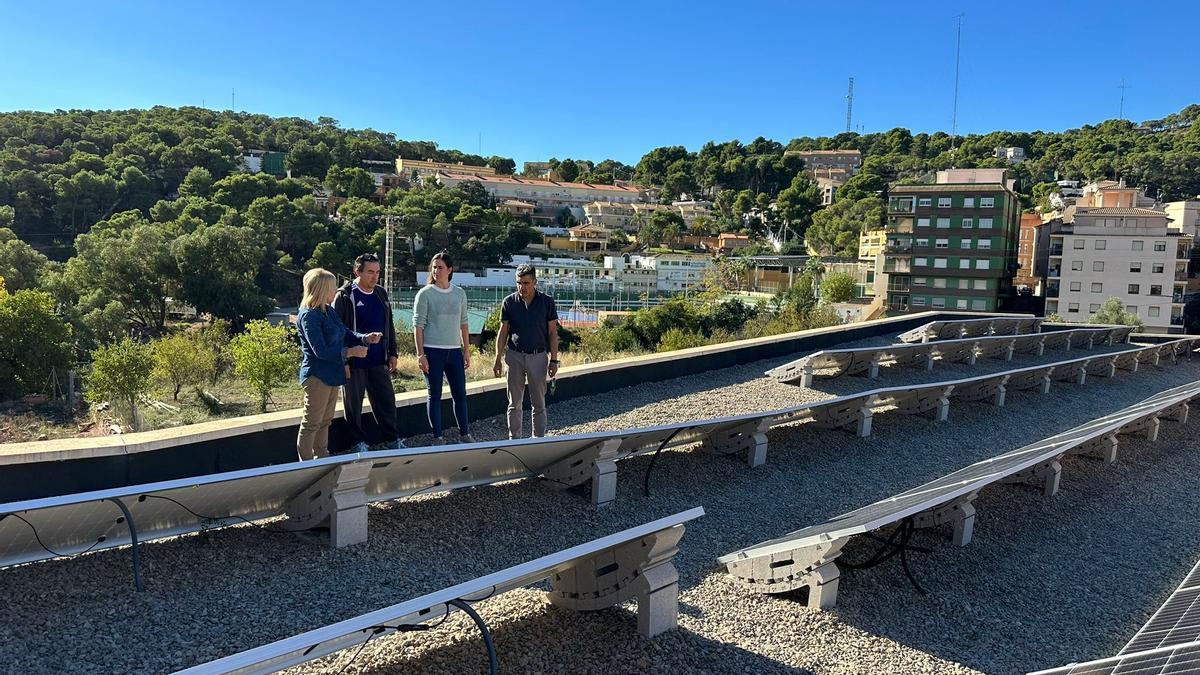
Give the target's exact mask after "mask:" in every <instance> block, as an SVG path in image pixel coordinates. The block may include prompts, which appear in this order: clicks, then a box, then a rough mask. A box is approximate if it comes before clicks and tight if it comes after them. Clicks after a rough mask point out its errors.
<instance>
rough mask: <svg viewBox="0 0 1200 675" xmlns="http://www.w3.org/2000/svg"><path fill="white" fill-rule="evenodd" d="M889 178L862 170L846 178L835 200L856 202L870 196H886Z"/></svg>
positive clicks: (835, 195)
mask: <svg viewBox="0 0 1200 675" xmlns="http://www.w3.org/2000/svg"><path fill="white" fill-rule="evenodd" d="M887 187H888V185H887V179H886V178H884V177H883V176H880V175H879V174H877V173H873V172H871V171H868V170H865V169H864V170H862V171H859V172H858V173H856V174H854V175H853V176H851V177H850V178H848V179H847V180H846V182H845V183H844V184H843V185H842V186H841V187H840V188H838V189H837V192H836V193H835V194H834V201H835V202H841V201H848V202H856V201H859V200H862V199H866V198H868V197H886V196H887Z"/></svg>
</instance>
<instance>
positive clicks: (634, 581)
mask: <svg viewBox="0 0 1200 675" xmlns="http://www.w3.org/2000/svg"><path fill="white" fill-rule="evenodd" d="M702 515H704V509H702V508H694V509H690V510H688V511H684V512H681V513H677V514H675V515H673V516H668V517H666V518H660V519H658V520H655V521H652V522H649V523H646V524H645V525H640V526H638V527H634V528H630V529H628V530H624V531H621V532H617V533H616V534H611V535H608V536H606V537H602V538H600V539H596V540H594V541H591V542H588V543H586V544H582V545H579V546H575V547H572V548H569V549H566V550H564V551H560V552H558V553H553V554H551V555H547V556H543V557H541V558H538V559H536V560H531V561H529V562H526V563H522V564H520V565H516V566H514V567H510V568H508V569H505V570H501V571H499V572H494V573H492V574H488V575H486V576H482V577H479V578H478V579H474V580H471V581H468V582H465V583H461V584H458V585H456V586H451V587H450V588H446V589H443V590H440V591H436V592H434V593H429V594H427V595H423V596H421V597H419V598H415V599H413V600H409V601H407V602H402V603H399V604H395V605H391V606H389V607H385V608H383V609H379V610H375V611H373V612H369V613H367V614H363V615H361V616H358V617H355V618H352V619H348V620H346V621H341V622H338V623H335V624H332V625H329V626H325V627H322V628H317V629H316V630H311V631H308V632H307V633H303V634H301V635H296V636H293V637H289V638H285V639H283V640H279V641H277V642H272V643H270V644H267V645H263V646H261V647H255V648H254V649H250V650H247V651H244V652H240V653H238V654H233V655H231V656H227V657H225V658H222V659H218V660H216V661H211V662H209V663H205V664H202V665H199V666H195V667H193V668H189V669H187V670H184V671H181V672H183V673H187V674H190V675H200V674H208V673H271V672H275V671H277V670H282V669H284V668H288V667H290V666H294V665H297V664H300V663H305V662H307V661H311V660H313V659H316V658H320V657H322V656H326V655H328V654H332V653H334V652H337V651H340V650H342V649H346V648H348V647H357V646H358V645H361V644H362V643H364V642H365V641H366V640H368V639H370V638H371V637H372V636H374V635H377V634H380V633H383V632H386V631H388V630H398V629H399V627H400V626H411V625H415V624H418V623H423V622H428V621H430V620H433V619H437V618H440V617H441V616H443V615H444V614H447V613H449V612H451V611H453V609H454V606H453V605H452V604H450V603H452V602H454V601H456V600H466V601H467V602H471V601H475V600H477V599H482V598H485V597H488V598H490V597H493V596H495V595H499V594H501V593H505V592H507V591H510V590H513V589H517V588H523V587H525V586H528V585H530V584H533V583H536V582H538V581H542V580H544V579H550V580H551V583H552V585H553V587H554V588H553V590H552V591H550V592H549V593H548V594H547V595H548V597H549V599H550V602H551V603H552V604H555V605H559V606H563V607H567V608H569V609H575V610H578V611H592V610H599V609H606V608H608V607H612V606H614V605H618V604H620V603H622V602H625V601H627V600H630V599H634V598H636V599H637V601H638V630H639V632H640V633H642V634H643V635H646V636H653V635H657V634H659V633H661V632H664V631H666V630H670V629H672V628H674V627H675V626H676V625H677V621H678V593H679V589H678V582H677V580H678V574H677V573H676V571H675V568H674V565H673V563H672V560H673V558H674V556H675V553H676V552H677V550H678V549H677V545H678V542H679V540H680V538H681V537H682V536H683V533H684V523H686V522H688V521H691V520H693V519H695V518H698V517H700V516H702Z"/></svg>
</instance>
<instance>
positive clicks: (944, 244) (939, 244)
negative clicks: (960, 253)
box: [934, 239, 950, 248]
mask: <svg viewBox="0 0 1200 675" xmlns="http://www.w3.org/2000/svg"><path fill="white" fill-rule="evenodd" d="M934 247H936V248H950V240H949V239H938V240H937V241H935V242H934Z"/></svg>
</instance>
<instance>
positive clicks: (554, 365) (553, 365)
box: [546, 361, 558, 377]
mask: <svg viewBox="0 0 1200 675" xmlns="http://www.w3.org/2000/svg"><path fill="white" fill-rule="evenodd" d="M546 372H548V373H550V377H554V376H555V375H558V361H551V362H550V366H549V367H547V368H546Z"/></svg>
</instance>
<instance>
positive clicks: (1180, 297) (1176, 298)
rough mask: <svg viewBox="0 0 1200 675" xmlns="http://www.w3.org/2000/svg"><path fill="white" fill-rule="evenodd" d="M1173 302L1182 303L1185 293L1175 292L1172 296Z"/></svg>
mask: <svg viewBox="0 0 1200 675" xmlns="http://www.w3.org/2000/svg"><path fill="white" fill-rule="evenodd" d="M1171 302H1173V303H1175V304H1177V305H1181V304H1183V293H1175V294H1174V295H1172V296H1171Z"/></svg>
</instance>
